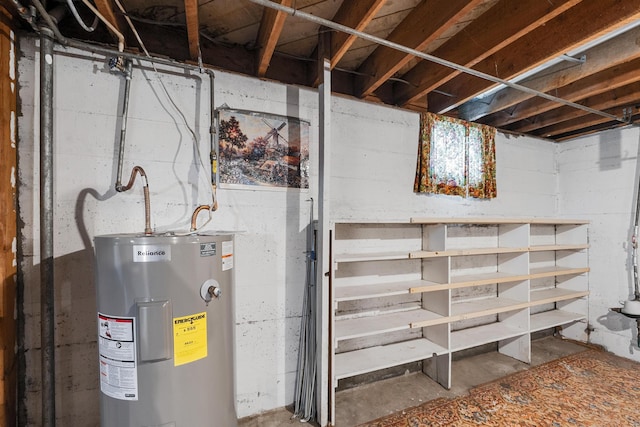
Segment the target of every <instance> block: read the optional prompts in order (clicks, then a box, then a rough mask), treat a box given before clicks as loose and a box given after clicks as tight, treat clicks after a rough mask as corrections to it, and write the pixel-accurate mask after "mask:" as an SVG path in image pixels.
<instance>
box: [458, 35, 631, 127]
mask: <svg viewBox="0 0 640 427" xmlns="http://www.w3.org/2000/svg"><path fill="white" fill-rule="evenodd" d="M636 40H640V28H634V29H632V30H629V31H628V32H626V33H624V34H621V35H620V36H618V37H615V38H614V39H611V40H608V41H606V42H604V43H602V44H600V45H598V46H595V47H593V48H591V49H589V50H587V51H586V52H583V55H584V57H585V58H586V61H585V62H584V63H583V64H581V65H580V66H574V67H568V66H567V65H568V64H567V63H566V62H562V63H560V64H557V65H555V66H553V67H551V68H549V69H547V70H545V72H544V75H543V76H536V77H534V78H531V79H527V80H525V81H523V82H522V84H524V85H525V86H527V87H530V88H532V89H536V90H539V91H541V92H547V91H550V90H552V89H556V88H558V87H561V86H565V85H567V84H569V83H572V82H577V81H579V80H582V79H585V78H587V77H589V76H592V75H597V74H598V73H599V72H601V71H602V70H606V69H609V68H611V67H613V66H615V65H618V64H622V63H625V62H628V61H631V60H634V59H636V58H640V46H638V43H636ZM610 77H614V76H610ZM558 96H561V97H564V96H565V95H564V94H560V93H558ZM584 96H589V95H588V94H587V95H584ZM584 96H582V97H584ZM531 97H533V95H531V94H528V93H525V92H522V91H519V90H515V89H511V88H506V89H503V90H501V91H500V92H498V93H496V94H495V95H493V96H492V98H491V99H490V100H489V101H487V100H484V102H482V101H472V102H468V103H466V104H464V105H462V106H461V107H460V117H463V118H465V119H466V120H470V121H475V120H478V119H480V118H481V117H484V116H486V115H489V114H493V113H495V112H498V111H500V110H504V109H507V108H510V107H512V106H514V105H516V104H518V103H521V102H524V101H526V100H527V99H529V98H531ZM518 120H519V119H518ZM514 121H515V120H514ZM497 124H498V123H497V122H496V123H494V125H497ZM504 124H507V123H506V122H505V123H504Z"/></svg>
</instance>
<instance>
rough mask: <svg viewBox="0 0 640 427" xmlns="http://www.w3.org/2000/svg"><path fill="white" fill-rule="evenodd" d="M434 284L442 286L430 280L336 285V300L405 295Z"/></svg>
mask: <svg viewBox="0 0 640 427" xmlns="http://www.w3.org/2000/svg"><path fill="white" fill-rule="evenodd" d="M432 286H442V284H441V283H435V282H430V281H428V280H410V281H405V282H393V283H376V284H372V285H357V286H356V285H351V286H336V287H335V289H334V291H335V300H336V301H338V302H341V301H354V300H360V299H366V298H379V297H388V296H393V295H403V294H408V293H409V292H410V290H411V289H415V288H420V289H422V288H424V289H429V288H430V287H432Z"/></svg>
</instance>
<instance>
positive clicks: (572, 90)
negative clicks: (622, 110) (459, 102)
mask: <svg viewBox="0 0 640 427" xmlns="http://www.w3.org/2000/svg"><path fill="white" fill-rule="evenodd" d="M639 67H640V59H636V60H634V61H630V62H626V63H624V64H621V65H619V66H615V67H611V68H608V69H606V70H604V71H602V72H599V73H596V74H593V75H591V76H588V77H585V78H584V79H580V80H577V81H575V82H573V83H571V84H568V85H566V86H563V87H559V88H557V89H554V92H553V93H554V94H555V95H556V96H559V97H561V98H563V99H566V100H567V101H572V102H576V101H580V100H582V99H585V98H587V97H591V96H596V95H599V94H601V93H606V92H609V91H612V90H614V89H617V88H619V87H622V86H626V85H628V84H631V83H634V82H637V81H640V74H639V73H638V68H639ZM557 108H558V104H557V103H555V102H551V101H547V100H546V99H543V98H538V97H534V98H531V99H528V100H526V101H524V102H521V103H519V104H518V105H517V108H515V110H514V111H513V112H512V113H510V114H501V113H500V112H498V113H496V114H493V115H491V116H487V117H485V118H484V119H483V120H482V122H483V123H486V124H489V125H491V126H497V127H505V126H507V125H510V124H512V123H515V122H518V121H521V120H523V119H526V118H528V117H533V116H536V115H540V114H542V113H545V112H547V111H552V110H555V109H557Z"/></svg>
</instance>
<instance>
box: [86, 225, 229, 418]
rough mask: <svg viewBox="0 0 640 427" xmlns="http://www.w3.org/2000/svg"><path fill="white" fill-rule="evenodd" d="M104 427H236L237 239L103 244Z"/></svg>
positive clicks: (118, 238) (125, 238) (103, 240)
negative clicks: (235, 298)
mask: <svg viewBox="0 0 640 427" xmlns="http://www.w3.org/2000/svg"><path fill="white" fill-rule="evenodd" d="M95 247H96V283H97V285H96V286H97V303H98V313H97V320H98V352H99V366H100V390H101V393H100V412H101V423H102V427H150V426H153V427H160V426H162V427H205V426H207V427H235V426H237V418H236V408H235V388H234V371H235V369H234V359H233V346H234V339H233V331H234V317H233V287H232V271H233V270H232V268H233V237H232V236H230V235H191V236H174V235H151V236H145V235H126V234H119V235H108V236H99V237H96V238H95Z"/></svg>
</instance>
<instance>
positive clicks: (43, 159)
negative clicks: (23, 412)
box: [40, 28, 56, 427]
mask: <svg viewBox="0 0 640 427" xmlns="http://www.w3.org/2000/svg"><path fill="white" fill-rule="evenodd" d="M53 45H54V42H53V32H52V31H51V30H50V29H48V28H41V29H40V341H41V363H42V367H41V369H42V372H41V376H42V424H41V425H42V426H43V427H53V426H55V424H56V394H55V391H56V382H55V381H56V374H55V337H54V324H55V311H54V274H53V260H54V257H53V255H54V254H53Z"/></svg>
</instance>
